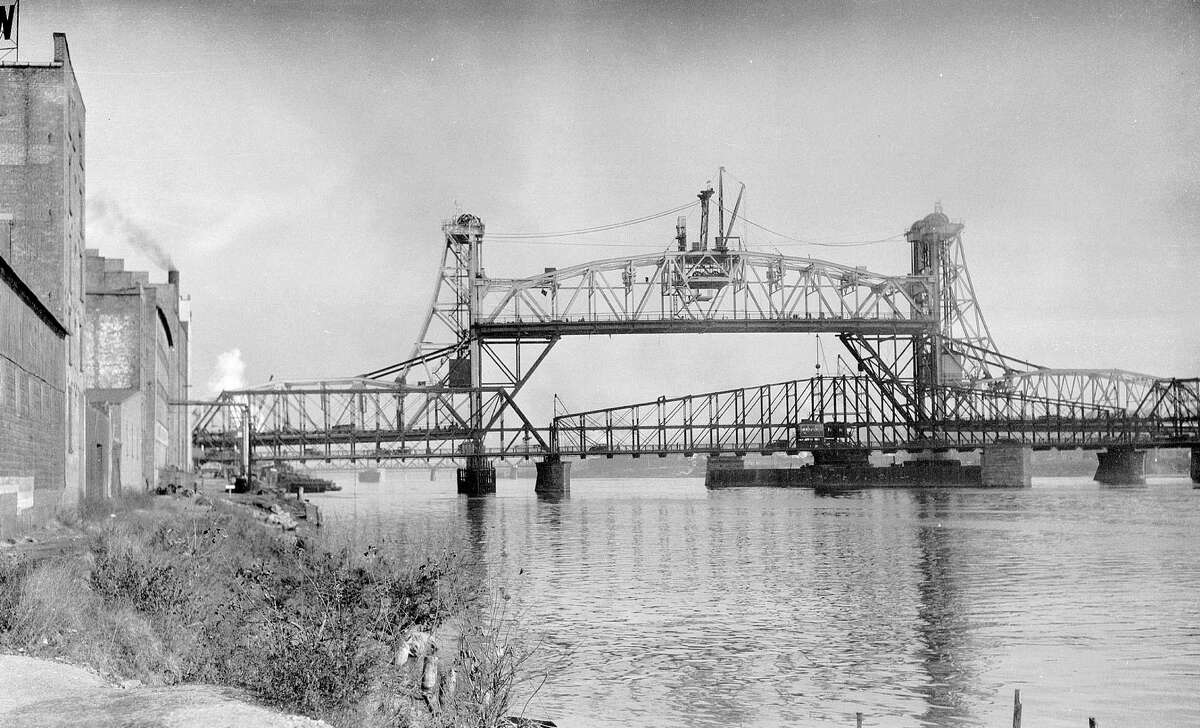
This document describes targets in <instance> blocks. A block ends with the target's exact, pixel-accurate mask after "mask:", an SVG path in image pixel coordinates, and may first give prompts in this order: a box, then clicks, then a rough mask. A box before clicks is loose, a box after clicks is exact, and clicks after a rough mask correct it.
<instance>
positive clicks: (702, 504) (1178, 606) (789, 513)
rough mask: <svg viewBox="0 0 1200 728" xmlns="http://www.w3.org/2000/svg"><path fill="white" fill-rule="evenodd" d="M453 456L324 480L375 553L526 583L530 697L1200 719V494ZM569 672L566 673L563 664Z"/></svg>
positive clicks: (702, 715) (608, 711) (593, 722)
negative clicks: (488, 490) (723, 486)
mask: <svg viewBox="0 0 1200 728" xmlns="http://www.w3.org/2000/svg"><path fill="white" fill-rule="evenodd" d="M453 475H454V473H453V471H452V470H451V471H443V472H441V473H439V477H438V479H437V480H434V481H430V480H429V477H428V474H427V473H425V472H415V473H414V472H409V473H403V472H400V471H390V472H386V473H385V474H384V476H385V477H384V481H383V482H381V483H376V484H363V483H356V482H355V478H354V475H353V474H352V473H343V474H340V475H338V476H337V478H336V479H337V480H338V481H339V482H341V483H342V484H343V485H344V488H345V489H344V490H343V491H341V492H339V493H327V494H320V495H312V496H310V497H311V499H312V500H313V502H314V503H317V504H319V505H320V506H321V507H322V512H323V514H324V516H325V518H326V524H327V528H326V531H327V532H328V533H329V534H330V535H331V537H334V538H346V539H350V540H351V541H352V542H353V543H354V545H355V547H363V546H365V545H366V544H371V543H383V542H388V541H389V540H391V539H394V538H395V537H396V536H397V535H398V534H403V536H404V538H405V539H413V540H420V539H422V538H424V537H426V536H428V537H430V538H432V537H434V534H444V533H447V532H449V533H452V534H456V535H457V537H459V538H461V539H462V541H463V542H464V543H466V544H468V545H467V548H470V549H472V550H473V552H474V553H475V554H476V555H478V556H480V557H481V560H482V563H483V565H484V568H486V570H487V574H488V577H489V578H490V579H492V580H493V583H494V584H498V585H504V586H506V587H507V589H508V591H509V592H510V593H512V594H514V595H516V597H515V599H514V604H515V605H517V606H515V607H514V609H513V611H514V612H517V613H519V614H520V617H521V622H522V624H523V626H524V629H525V631H526V632H527V633H528V634H530V635H536V636H538V637H539V638H540V639H542V640H543V644H542V645H541V647H539V649H538V654H537V656H536V658H535V662H536V661H537V660H538V659H540V660H541V663H540V664H538V665H535V667H534V670H535V672H536V671H537V670H538V669H539V668H541V672H543V673H546V672H548V673H549V674H547V675H546V677H547V678H548V679H547V682H546V683H545V685H543V686H542V687H541V689H540V690H539V691H538V692H537V693H536V695H535V696H534V697H533V699H532V702H531V704H530V706H529V708H528V710H527V714H528V715H530V716H533V717H544V718H550V719H553V720H554V721H556V722H557V723H558V725H559V726H563V727H564V728H592V727H593V726H595V727H597V728H602V727H608V726H655V727H656V728H658V727H660V726H713V727H716V726H722V727H724V726H784V725H788V726H801V725H803V726H838V727H841V728H845V727H846V726H853V725H854V724H855V717H854V714H855V713H856V712H862V713H864V715H865V720H864V724H865V725H867V726H970V725H986V726H1009V725H1011V720H1012V718H1011V716H1012V698H1013V690H1014V689H1020V691H1021V697H1022V702H1023V703H1024V721H1025V725H1027V726H1037V727H1038V728H1053V727H1056V726H1062V727H1064V728H1066V727H1068V726H1071V727H1074V728H1078V727H1079V726H1086V725H1087V718H1088V716H1095V717H1096V718H1097V719H1098V720H1099V722H1100V724H1101V725H1102V726H1106V727H1107V726H1160V727H1161V726H1194V725H1200V691H1198V690H1197V687H1198V686H1200V490H1193V489H1192V487H1191V482H1190V481H1189V480H1187V479H1186V478H1158V479H1151V480H1150V481H1149V483H1148V485H1146V486H1141V487H1111V486H1100V485H1097V484H1096V483H1094V482H1092V481H1090V480H1086V479H1082V478H1074V479H1072V478H1045V479H1035V480H1034V485H1033V487H1032V488H1030V489H1026V490H983V489H929V490H920V489H916V490H898V489H897V490H883V489H880V490H863V491H855V492H847V493H844V494H840V495H836V496H832V495H822V494H816V493H814V492H813V491H812V490H805V489H770V488H752V489H735V490H726V491H707V490H706V489H705V488H704V485H703V481H702V480H699V479H691V478H688V479H665V478H655V479H651V478H645V479H592V480H588V479H575V480H574V481H573V482H572V484H571V489H572V492H571V496H570V497H569V499H566V500H563V501H562V502H557V503H550V502H541V501H539V500H538V499H537V498H536V497H535V496H534V493H533V483H532V481H528V480H518V481H512V480H501V481H499V484H498V485H499V489H498V493H497V495H496V496H495V497H492V498H485V499H471V500H468V499H466V498H459V497H458V496H457V495H456V494H455V492H454V482H453ZM547 666H552V669H549V668H548V667H547Z"/></svg>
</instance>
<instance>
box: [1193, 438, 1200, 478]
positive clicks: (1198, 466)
mask: <svg viewBox="0 0 1200 728" xmlns="http://www.w3.org/2000/svg"><path fill="white" fill-rule="evenodd" d="M1191 472H1192V482H1193V483H1197V484H1200V447H1193V448H1192V469H1191Z"/></svg>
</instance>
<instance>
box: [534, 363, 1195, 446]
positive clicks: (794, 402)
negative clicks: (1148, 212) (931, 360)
mask: <svg viewBox="0 0 1200 728" xmlns="http://www.w3.org/2000/svg"><path fill="white" fill-rule="evenodd" d="M893 386H895V383H883V384H881V383H880V382H877V381H875V380H873V379H871V378H870V377H865V376H864V377H814V378H812V379H805V380H795V381H790V382H781V383H777V384H770V385H763V386H760V387H751V388H746V389H733V390H725V391H721V392H709V393H706V394H698V395H688V396H684V397H676V398H671V399H666V398H663V399H659V400H656V401H654V402H644V403H640V404H635V405H628V406H624V407H615V408H608V409H600V410H593V411H590V412H582V413H573V414H566V415H560V416H558V417H556V418H555V419H554V424H553V426H552V429H551V436H552V439H551V446H552V448H553V449H554V450H555V451H557V452H559V453H561V454H564V455H583V456H586V455H589V454H591V455H597V454H605V455H607V454H628V455H634V454H647V453H657V454H665V453H684V454H689V453H729V452H735V453H737V452H741V453H746V452H776V451H786V452H798V451H802V450H820V449H830V448H835V449H836V448H856V449H857V448H865V449H873V450H880V449H882V450H890V449H914V448H956V449H974V448H978V447H982V446H984V445H986V444H988V443H990V442H995V441H997V440H1014V441H1017V442H1022V443H1026V444H1029V445H1034V446H1039V447H1105V446H1109V445H1115V444H1150V443H1170V444H1177V443H1178V442H1180V441H1181V439H1180V438H1181V437H1182V438H1184V439H1186V438H1191V439H1193V440H1197V441H1200V432H1198V429H1200V428H1198V427H1197V426H1196V423H1195V422H1194V421H1192V422H1190V423H1189V422H1187V421H1174V420H1162V419H1158V418H1136V417H1130V416H1128V415H1126V414H1125V413H1124V412H1122V411H1120V410H1118V409H1115V408H1107V407H1099V406H1094V405H1089V404H1082V403H1079V402H1070V401H1063V400H1055V399H1049V398H1040V397H1030V396H1024V395H1019V394H1006V393H997V392H991V391H985V390H980V389H970V388H963V387H946V386H939V387H934V388H932V389H931V390H929V392H928V393H927V394H926V395H925V396H926V397H928V398H930V399H932V400H936V401H931V402H928V403H927V407H926V409H925V411H927V412H933V411H936V412H939V413H942V414H941V416H940V417H939V418H937V419H923V420H919V421H915V422H908V421H906V420H905V418H904V417H903V416H902V415H901V413H900V412H899V411H898V410H897V408H896V406H895V401H897V399H898V398H897V397H896V396H895V393H889V392H888V391H887V390H888V389H889V388H891V387H893Z"/></svg>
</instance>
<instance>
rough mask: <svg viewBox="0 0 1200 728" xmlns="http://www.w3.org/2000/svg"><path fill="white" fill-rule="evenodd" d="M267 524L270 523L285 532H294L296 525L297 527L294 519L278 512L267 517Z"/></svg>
mask: <svg viewBox="0 0 1200 728" xmlns="http://www.w3.org/2000/svg"><path fill="white" fill-rule="evenodd" d="M267 523H271V524H274V525H276V526H279V527H280V528H282V529H283V530H285V531H295V530H296V525H297V524H296V519H295V518H292V517H291V516H290V515H288V514H287V513H284V512H283V511H278V512H275V513H272V514H271V515H269V516H267Z"/></svg>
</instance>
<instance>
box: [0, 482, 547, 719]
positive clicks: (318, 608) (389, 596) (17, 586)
mask: <svg viewBox="0 0 1200 728" xmlns="http://www.w3.org/2000/svg"><path fill="white" fill-rule="evenodd" d="M181 502H186V503H189V504H190V503H191V502H190V501H180V500H176V499H170V498H160V499H159V500H158V501H157V503H158V504H159V505H160V506H161V505H162V504H175V505H173V506H171V507H156V501H154V500H153V499H150V498H140V499H133V500H132V501H127V502H125V503H122V504H111V503H109V504H98V505H91V506H89V507H88V508H87V509H85V512H84V513H83V515H82V516H81V518H82V521H81V523H80V524H77V526H76V527H82V528H86V529H87V530H88V531H89V532H90V533H91V538H90V544H89V548H88V549H87V550H86V552H84V553H82V554H78V555H75V556H69V557H56V558H51V559H44V560H42V561H39V562H32V561H17V562H11V561H10V562H7V563H3V565H0V647H4V648H7V649H9V650H24V651H26V652H27V653H30V654H34V655H45V656H51V655H53V656H57V657H63V658H66V659H68V660H72V661H75V662H78V663H82V664H87V665H89V666H92V667H94V668H96V669H98V670H100V671H102V672H104V673H107V674H109V675H112V676H114V677H118V678H122V679H138V680H141V681H142V682H144V683H146V684H157V685H169V684H174V683H180V682H204V683H211V684H218V685H227V686H234V687H238V688H243V689H245V690H247V691H249V692H250V693H252V694H253V695H255V696H256V697H257V698H258V699H259V700H261V701H263V702H265V703H267V704H270V705H274V706H277V707H279V708H282V709H285V710H288V711H290V712H295V713H302V714H305V715H309V716H312V717H316V718H321V719H325V720H328V721H330V722H331V723H333V724H334V725H345V726H351V725H353V726H360V725H361V726H479V727H480V728H489V727H490V726H494V725H498V724H499V722H500V719H501V718H502V716H503V715H505V714H506V712H507V711H508V710H509V702H510V700H511V693H512V687H511V686H512V684H513V682H514V681H515V679H516V673H517V668H518V667H519V666H520V663H521V662H523V661H524V659H525V656H526V655H525V654H524V653H521V652H520V651H519V650H516V649H510V648H509V645H510V643H511V644H515V640H514V635H513V634H512V633H511V632H510V631H504V630H505V629H507V628H504V627H500V626H499V623H498V622H496V621H495V620H494V619H493V621H492V622H491V623H488V622H487V615H486V614H485V615H484V617H472V616H471V615H479V614H481V608H480V606H479V604H478V603H476V602H475V600H474V599H473V597H472V596H471V595H473V594H477V593H479V591H480V589H479V588H478V587H479V585H478V584H476V583H474V582H473V578H472V576H471V574H472V573H473V572H472V570H470V569H466V568H463V566H464V565H463V564H462V563H461V559H460V557H459V556H458V555H457V554H455V553H454V552H453V551H452V550H451V549H448V548H437V547H430V548H427V549H425V550H422V551H420V552H409V553H406V554H404V555H403V556H395V555H392V556H385V555H383V554H382V553H381V552H380V551H378V550H368V552H367V553H365V554H356V553H350V552H348V551H346V550H336V551H331V550H325V549H322V548H317V547H314V546H313V545H312V544H311V542H310V540H309V539H306V538H300V539H297V538H294V537H291V536H287V535H283V534H281V533H279V532H278V531H271V530H268V529H267V528H266V527H264V525H263V524H261V523H259V522H258V521H256V520H255V519H254V518H252V517H251V516H250V515H248V514H247V513H245V512H244V511H243V510H242V509H239V508H237V507H235V506H231V505H229V504H224V503H222V502H218V503H216V504H215V505H212V506H209V507H198V506H195V505H189V506H188V507H180V506H179V505H178V504H179V503H181ZM491 616H492V617H495V614H494V613H493V614H492V615H491ZM452 618H453V619H452ZM450 626H453V627H454V628H453V629H450ZM431 633H432V634H436V635H438V636H437V637H436V638H435V639H434V640H433V641H434V644H435V647H433V648H430V647H428V646H427V645H428V643H429V641H430V635H431ZM414 641H415V642H416V643H419V644H418V648H414V646H413V644H414ZM431 665H432V666H433V668H432V673H431V674H432V678H431V677H430V666H431ZM431 681H432V682H431ZM423 683H424V687H423Z"/></svg>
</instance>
